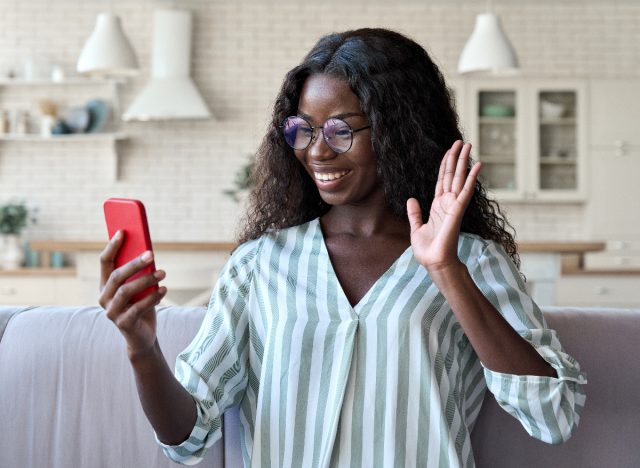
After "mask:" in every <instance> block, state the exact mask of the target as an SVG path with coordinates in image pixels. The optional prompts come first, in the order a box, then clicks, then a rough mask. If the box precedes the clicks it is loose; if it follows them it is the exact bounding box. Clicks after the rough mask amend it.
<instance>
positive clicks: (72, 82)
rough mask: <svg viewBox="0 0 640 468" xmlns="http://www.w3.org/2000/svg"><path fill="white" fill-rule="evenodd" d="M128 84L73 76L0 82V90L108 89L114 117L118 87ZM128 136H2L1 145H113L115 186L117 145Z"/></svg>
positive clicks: (112, 175)
mask: <svg viewBox="0 0 640 468" xmlns="http://www.w3.org/2000/svg"><path fill="white" fill-rule="evenodd" d="M124 83H126V80H125V79H122V78H85V77H82V76H72V77H68V78H64V79H63V80H60V81H53V80H50V79H35V80H24V79H7V78H4V79H0V90H1V88H3V87H47V86H59V87H63V86H109V87H110V88H111V94H112V97H111V105H112V106H113V109H112V111H113V115H115V116H119V115H120V100H119V94H120V93H119V89H118V88H119V86H120V85H121V84H124ZM127 138H128V136H127V135H126V134H125V133H122V132H117V131H116V132H98V133H78V134H68V135H52V136H50V137H49V136H41V135H38V134H27V135H17V134H3V135H0V142H3V141H8V142H25V143H27V142H28V143H41V142H46V143H56V142H62V141H64V142H74V143H81V142H92V141H95V142H107V143H110V144H111V154H112V164H111V170H110V172H111V179H112V180H113V181H114V182H116V181H118V179H119V161H120V155H119V151H118V143H119V142H121V141H123V140H126V139H127Z"/></svg>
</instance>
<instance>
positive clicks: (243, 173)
mask: <svg viewBox="0 0 640 468" xmlns="http://www.w3.org/2000/svg"><path fill="white" fill-rule="evenodd" d="M254 165H255V158H254V157H253V156H251V157H250V159H249V162H248V163H246V164H245V165H244V166H242V167H240V169H238V170H237V171H236V173H235V177H234V179H233V185H234V186H235V188H233V189H229V190H225V191H224V192H223V193H224V194H225V195H227V196H229V197H231V199H232V200H233V201H235V202H239V201H240V200H241V198H242V194H244V193H246V191H247V190H249V188H250V187H251V184H252V180H251V174H252V173H253V167H254Z"/></svg>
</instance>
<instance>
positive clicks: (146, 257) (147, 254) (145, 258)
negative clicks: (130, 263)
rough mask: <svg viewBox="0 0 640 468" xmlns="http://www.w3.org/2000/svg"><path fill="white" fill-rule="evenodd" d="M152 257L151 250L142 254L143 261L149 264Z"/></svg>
mask: <svg viewBox="0 0 640 468" xmlns="http://www.w3.org/2000/svg"><path fill="white" fill-rule="evenodd" d="M152 257H153V254H152V253H151V251H150V250H147V251H146V252H145V253H143V254H142V260H143V261H145V262H148V261H149V260H151V258H152Z"/></svg>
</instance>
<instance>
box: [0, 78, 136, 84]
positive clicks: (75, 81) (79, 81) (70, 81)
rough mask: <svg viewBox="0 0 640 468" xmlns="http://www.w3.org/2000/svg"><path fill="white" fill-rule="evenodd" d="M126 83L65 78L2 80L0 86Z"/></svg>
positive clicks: (101, 79)
mask: <svg viewBox="0 0 640 468" xmlns="http://www.w3.org/2000/svg"><path fill="white" fill-rule="evenodd" d="M122 83H125V81H124V80H117V79H105V78H100V79H98V78H80V77H76V78H65V79H64V80H61V81H52V80H23V79H14V80H11V79H0V86H77V85H90V86H95V85H117V84H122Z"/></svg>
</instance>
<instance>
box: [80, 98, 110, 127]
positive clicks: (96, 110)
mask: <svg viewBox="0 0 640 468" xmlns="http://www.w3.org/2000/svg"><path fill="white" fill-rule="evenodd" d="M84 108H85V109H86V110H87V111H88V112H89V126H88V127H87V132H89V133H96V132H99V131H100V130H102V129H103V128H104V125H105V124H106V123H107V120H108V119H109V106H108V105H107V103H106V102H105V101H103V100H102V99H93V100H91V101H88V102H87V103H86V104H85V105H84Z"/></svg>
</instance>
